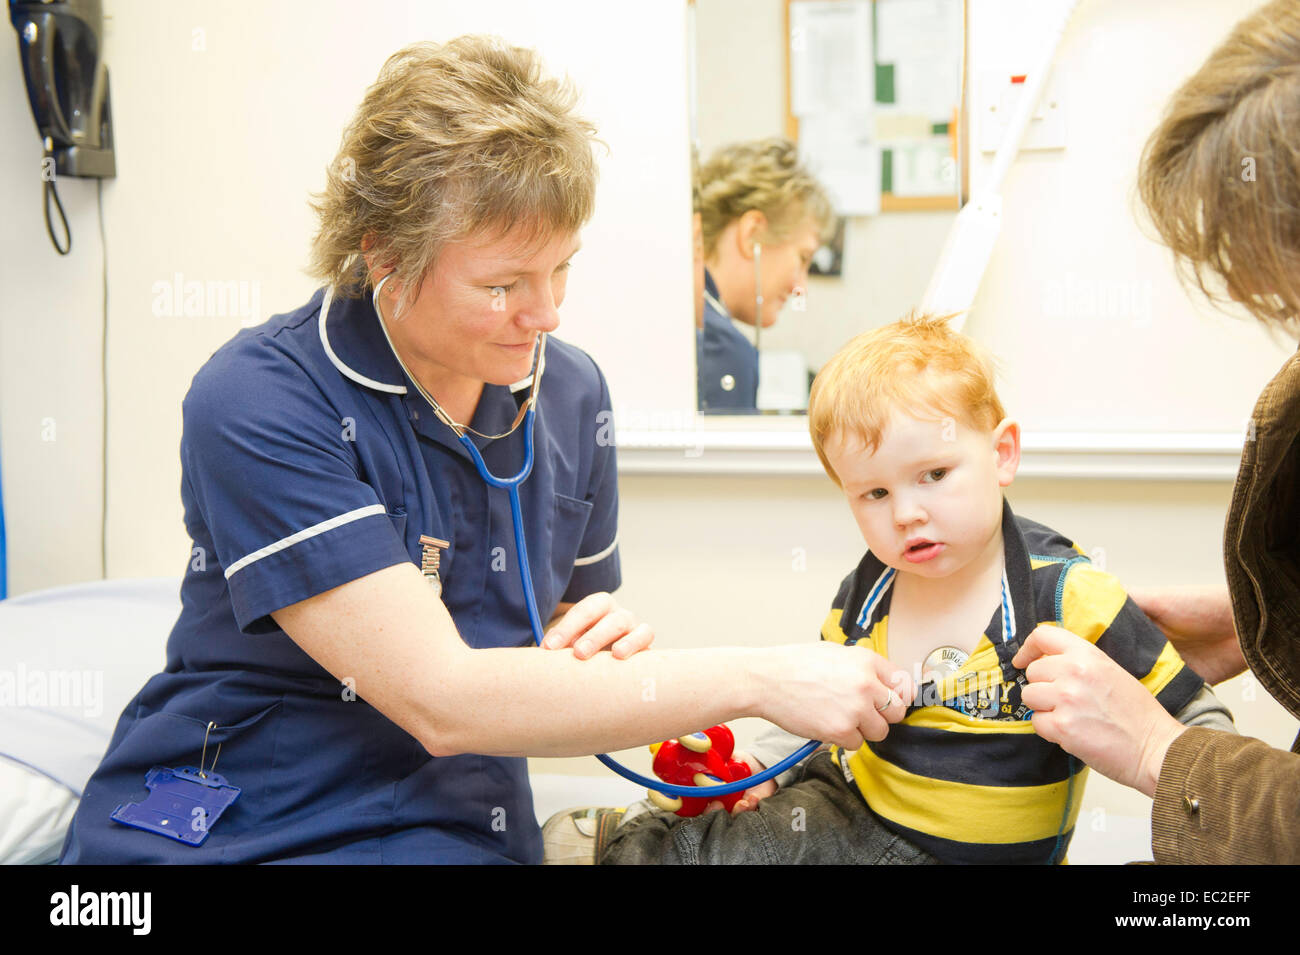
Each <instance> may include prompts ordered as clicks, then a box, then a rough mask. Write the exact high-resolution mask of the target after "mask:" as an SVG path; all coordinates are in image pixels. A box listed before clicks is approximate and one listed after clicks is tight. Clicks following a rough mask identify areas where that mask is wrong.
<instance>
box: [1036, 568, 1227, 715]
mask: <svg viewBox="0 0 1300 955" xmlns="http://www.w3.org/2000/svg"><path fill="white" fill-rule="evenodd" d="M1060 594H1061V604H1060V618H1061V625H1062V626H1063V627H1064V628H1065V629H1066V630H1069V631H1071V632H1072V633H1075V634H1078V635H1079V636H1080V637H1083V639H1085V640H1087V641H1088V642H1089V643H1093V644H1096V646H1097V649H1099V650H1101V651H1103V652H1104V653H1105V654H1106V655H1107V656H1109V657H1110V658H1111V659H1112V660H1114V661H1115V662H1116V663H1118V664H1119V665H1120V666H1122V667H1123V668H1124V669H1125V670H1127V671H1128V672H1129V673H1130V674H1132V675H1133V676H1134V677H1135V678H1136V679H1137V680H1138V681H1139V682H1140V683H1141V684H1142V685H1143V686H1145V687H1146V688H1147V689H1148V690H1149V691H1150V692H1151V695H1152V696H1154V697H1155V698H1156V699H1157V700H1159V701H1160V703H1161V704H1162V705H1163V706H1164V708H1165V709H1166V710H1168V711H1169V712H1170V713H1176V712H1178V711H1179V710H1181V709H1182V708H1183V707H1184V706H1186V705H1187V704H1188V703H1189V702H1191V700H1192V699H1193V698H1194V697H1195V696H1196V694H1197V693H1198V692H1200V689H1201V685H1202V684H1203V682H1204V681H1203V680H1202V679H1201V678H1200V677H1199V676H1197V675H1196V673H1195V672H1194V671H1193V670H1192V669H1191V668H1190V667H1189V666H1187V664H1185V663H1184V662H1183V658H1182V657H1181V656H1179V655H1178V651H1177V650H1175V649H1174V645H1173V644H1172V643H1170V642H1169V641H1168V640H1166V639H1165V635H1164V634H1163V633H1162V632H1161V631H1160V628H1159V627H1157V626H1156V625H1155V624H1154V623H1152V622H1151V621H1150V620H1149V619H1148V618H1147V616H1146V614H1144V613H1143V612H1142V610H1141V609H1140V608H1139V607H1138V605H1137V604H1136V603H1134V602H1133V600H1132V598H1131V597H1129V596H1128V594H1127V593H1126V592H1125V591H1124V588H1123V586H1122V585H1121V584H1120V582H1119V580H1118V579H1117V578H1116V577H1115V576H1114V575H1112V574H1108V573H1106V572H1104V571H1101V570H1098V569H1097V568H1096V567H1094V566H1093V565H1092V564H1090V563H1088V562H1087V561H1078V562H1072V563H1071V565H1070V568H1069V570H1068V571H1067V572H1066V577H1065V579H1064V581H1062V586H1061V590H1060Z"/></svg>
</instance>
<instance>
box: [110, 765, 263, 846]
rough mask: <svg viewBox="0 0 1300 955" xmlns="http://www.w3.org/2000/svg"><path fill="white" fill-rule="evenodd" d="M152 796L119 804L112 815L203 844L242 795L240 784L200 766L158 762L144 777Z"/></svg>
mask: <svg viewBox="0 0 1300 955" xmlns="http://www.w3.org/2000/svg"><path fill="white" fill-rule="evenodd" d="M144 784H145V786H146V787H147V788H148V790H149V797H148V798H147V799H145V800H144V802H129V803H124V804H123V805H120V806H118V807H117V808H116V809H114V810H113V813H112V815H111V816H110V817H109V818H111V819H112V820H114V821H115V822H120V823H122V825H124V826H131V827H132V828H134V829H143V830H144V831H145V832H156V833H157V834H158V835H160V836H166V837H167V838H169V839H175V840H176V841H177V842H181V843H184V844H185V845H187V846H201V845H203V841H204V840H205V839H207V838H208V833H209V832H210V831H211V829H212V826H213V825H214V824H215V823H216V821H217V820H218V819H219V818H221V814H222V813H223V812H225V811H226V809H227V807H229V806H230V805H231V804H232V803H233V802H234V801H235V800H236V799H238V798H239V793H240V790H239V787H238V786H232V785H230V783H228V782H227V781H226V778H225V777H224V776H218V775H217V774H216V773H212V772H209V773H202V772H200V770H199V769H198V767H196V766H182V767H180V769H169V768H168V767H166V766H155V767H153V769H151V770H149V772H148V773H147V774H146V775H145V777H144Z"/></svg>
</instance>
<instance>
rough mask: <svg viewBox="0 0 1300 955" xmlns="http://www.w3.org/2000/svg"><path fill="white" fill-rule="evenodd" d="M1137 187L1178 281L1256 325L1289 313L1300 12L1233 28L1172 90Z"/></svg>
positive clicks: (1298, 212) (1296, 219) (1294, 278)
mask: <svg viewBox="0 0 1300 955" xmlns="http://www.w3.org/2000/svg"><path fill="white" fill-rule="evenodd" d="M1138 190H1139V194H1140V195H1141V198H1142V202H1143V203H1144V204H1145V206H1146V208H1147V210H1148V212H1149V213H1150V216H1151V219H1152V222H1153V223H1154V224H1155V227H1156V229H1157V230H1158V231H1159V233H1160V237H1161V238H1162V239H1163V240H1164V242H1165V243H1166V244H1167V245H1168V246H1169V247H1170V248H1171V249H1172V250H1173V252H1174V255H1175V256H1176V257H1177V259H1178V261H1179V263H1180V266H1181V269H1180V271H1181V273H1182V274H1183V276H1184V278H1187V277H1189V276H1190V278H1192V279H1193V280H1194V281H1195V283H1196V286H1197V287H1198V288H1199V289H1200V290H1201V292H1202V293H1203V294H1204V295H1205V296H1206V297H1207V298H1209V299H1210V300H1211V301H1214V302H1216V303H1222V302H1223V301H1224V297H1223V295H1222V294H1215V293H1214V292H1212V291H1211V289H1210V288H1209V287H1207V281H1206V280H1207V278H1213V277H1216V276H1217V277H1219V278H1221V279H1222V280H1223V283H1224V286H1225V290H1226V292H1227V297H1228V298H1230V299H1232V300H1235V301H1237V302H1240V303H1241V304H1242V305H1244V306H1245V307H1246V309H1247V310H1249V311H1250V312H1251V314H1253V315H1254V316H1255V317H1256V318H1258V319H1259V320H1260V321H1262V322H1265V323H1269V324H1272V325H1274V326H1275V327H1282V328H1285V329H1288V330H1290V331H1295V330H1296V321H1297V317H1298V316H1300V4H1297V3H1296V2H1295V0H1278V2H1274V3H1270V4H1268V5H1267V6H1264V7H1261V8H1260V9H1259V10H1257V11H1255V12H1254V13H1253V14H1251V15H1250V16H1248V17H1246V18H1245V19H1244V20H1242V21H1241V22H1240V23H1238V24H1237V25H1236V27H1234V28H1233V31H1232V33H1231V34H1230V35H1229V36H1228V38H1227V40H1225V41H1224V42H1223V44H1222V45H1221V46H1219V48H1218V49H1216V50H1215V51H1214V52H1213V53H1212V54H1210V57H1209V59H1208V60H1206V61H1205V63H1204V65H1203V66H1201V68H1200V69H1199V70H1197V71H1196V73H1195V74H1194V75H1193V76H1192V77H1191V79H1189V80H1188V81H1187V82H1186V83H1184V84H1183V86H1182V87H1181V88H1180V89H1179V90H1178V92H1176V93H1175V94H1174V96H1173V98H1172V99H1171V100H1170V102H1169V105H1168V106H1167V107H1166V109H1165V115H1164V117H1163V119H1162V121H1161V123H1160V125H1159V126H1158V127H1157V128H1156V130H1155V132H1154V133H1152V135H1151V138H1150V139H1149V140H1148V141H1147V144H1146V148H1145V150H1144V151H1143V154H1142V165H1141V169H1140V172H1139V179H1138Z"/></svg>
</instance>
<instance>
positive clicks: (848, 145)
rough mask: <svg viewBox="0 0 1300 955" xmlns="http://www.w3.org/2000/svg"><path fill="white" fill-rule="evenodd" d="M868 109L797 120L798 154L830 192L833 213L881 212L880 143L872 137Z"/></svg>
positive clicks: (863, 213)
mask: <svg viewBox="0 0 1300 955" xmlns="http://www.w3.org/2000/svg"><path fill="white" fill-rule="evenodd" d="M871 131H872V125H871V114H870V112H859V113H852V112H835V113H819V114H816V115H813V116H805V117H803V118H801V119H800V121H799V153H800V156H801V158H802V159H803V161H804V163H805V165H807V167H808V170H809V171H810V172H811V173H812V174H813V175H814V176H816V177H817V180H818V182H820V183H821V184H822V185H823V186H825V187H826V191H827V192H828V193H830V197H831V202H832V204H833V205H834V206H835V212H836V213H837V214H839V215H842V216H867V215H875V214H876V213H878V212H880V181H881V180H880V146H879V145H878V144H877V143H876V142H875V141H874V139H873V137H872V132H871Z"/></svg>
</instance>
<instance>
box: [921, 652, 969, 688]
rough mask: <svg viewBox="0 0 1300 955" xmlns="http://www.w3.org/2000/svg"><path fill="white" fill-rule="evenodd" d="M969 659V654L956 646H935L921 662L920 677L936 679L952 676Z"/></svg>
mask: <svg viewBox="0 0 1300 955" xmlns="http://www.w3.org/2000/svg"><path fill="white" fill-rule="evenodd" d="M969 659H970V654H969V653H966V652H965V651H963V650H959V649H958V648H957V647H935V648H934V649H933V650H931V651H930V654H929V656H927V657H926V658H925V662H924V663H922V664H921V679H923V680H925V679H938V680H942V679H943V678H944V677H948V676H952V675H953V674H954V673H956V672H957V671H958V670H960V669H961V668H962V667H963V666H965V665H966V661H967V660H969Z"/></svg>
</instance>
